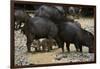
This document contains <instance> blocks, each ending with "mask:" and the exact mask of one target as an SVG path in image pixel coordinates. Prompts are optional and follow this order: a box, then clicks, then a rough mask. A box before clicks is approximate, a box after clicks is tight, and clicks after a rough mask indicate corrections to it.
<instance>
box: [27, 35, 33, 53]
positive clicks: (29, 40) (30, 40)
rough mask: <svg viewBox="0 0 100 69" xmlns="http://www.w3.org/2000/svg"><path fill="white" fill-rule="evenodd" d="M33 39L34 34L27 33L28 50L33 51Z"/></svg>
mask: <svg viewBox="0 0 100 69" xmlns="http://www.w3.org/2000/svg"><path fill="white" fill-rule="evenodd" d="M32 41H33V38H32V35H31V34H29V35H27V51H28V52H31V43H32Z"/></svg>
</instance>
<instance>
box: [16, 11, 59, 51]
mask: <svg viewBox="0 0 100 69" xmlns="http://www.w3.org/2000/svg"><path fill="white" fill-rule="evenodd" d="M22 12H23V14H26V15H25V17H24V16H23V14H22V15H21V13H22ZM17 16H18V17H20V16H22V18H20V19H19V21H21V20H23V19H24V26H23V27H22V28H21V30H22V32H23V33H24V34H25V35H26V37H27V44H26V45H27V49H28V52H30V51H31V50H30V46H31V43H32V42H33V40H34V39H40V38H47V39H52V38H54V37H55V36H56V35H57V32H58V28H57V27H56V25H55V24H54V23H53V22H52V21H51V20H49V19H48V18H43V17H34V18H32V17H30V16H29V15H28V14H27V13H25V12H24V11H20V12H19V15H17ZM21 22H23V21H21Z"/></svg>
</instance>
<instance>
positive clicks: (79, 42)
mask: <svg viewBox="0 0 100 69" xmlns="http://www.w3.org/2000/svg"><path fill="white" fill-rule="evenodd" d="M58 34H59V38H60V40H61V41H60V43H59V45H60V47H61V48H62V51H63V52H64V42H66V47H67V50H68V51H70V49H69V45H70V43H74V44H75V47H76V50H77V51H78V49H80V52H82V46H87V47H88V48H89V52H93V43H94V36H93V35H92V33H90V32H88V31H86V30H84V29H82V28H80V26H78V25H77V24H76V23H71V22H65V23H62V24H60V25H59V33H58Z"/></svg>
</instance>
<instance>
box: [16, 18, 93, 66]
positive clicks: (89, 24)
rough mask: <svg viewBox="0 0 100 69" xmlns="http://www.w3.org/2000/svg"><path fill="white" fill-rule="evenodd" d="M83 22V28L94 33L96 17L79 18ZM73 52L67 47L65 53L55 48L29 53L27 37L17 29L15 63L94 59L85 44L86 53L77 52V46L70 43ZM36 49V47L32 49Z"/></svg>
mask: <svg viewBox="0 0 100 69" xmlns="http://www.w3.org/2000/svg"><path fill="white" fill-rule="evenodd" d="M77 21H79V22H80V23H81V26H82V28H84V29H86V30H88V31H90V32H92V33H93V34H94V19H93V18H80V19H77ZM70 49H71V52H70V53H68V52H67V50H66V47H65V50H66V51H65V53H62V50H61V49H58V48H54V49H53V50H51V51H50V52H33V53H27V48H26V37H25V36H24V35H23V34H21V33H20V30H19V31H15V64H16V65H29V64H51V63H65V62H68V63H70V62H83V61H94V54H89V53H87V52H88V48H87V47H84V46H83V51H84V53H83V54H81V53H78V52H76V49H75V46H74V45H73V44H70ZM32 50H33V51H34V49H32Z"/></svg>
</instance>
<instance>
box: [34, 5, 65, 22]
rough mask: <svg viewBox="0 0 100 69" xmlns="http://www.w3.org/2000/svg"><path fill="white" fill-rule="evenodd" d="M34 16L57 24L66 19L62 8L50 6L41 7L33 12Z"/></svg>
mask: <svg viewBox="0 0 100 69" xmlns="http://www.w3.org/2000/svg"><path fill="white" fill-rule="evenodd" d="M34 14H35V16H39V17H46V18H49V19H51V20H52V21H53V22H55V23H58V22H61V21H62V20H63V21H64V20H65V19H66V18H65V17H66V16H65V12H64V9H63V7H62V6H50V5H42V6H40V8H39V9H37V10H36V11H35V13H34Z"/></svg>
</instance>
